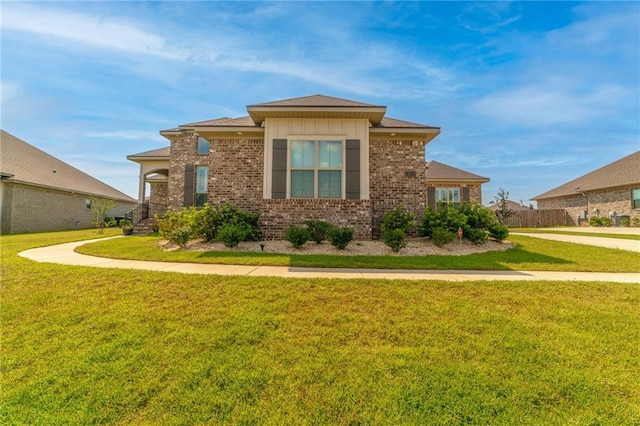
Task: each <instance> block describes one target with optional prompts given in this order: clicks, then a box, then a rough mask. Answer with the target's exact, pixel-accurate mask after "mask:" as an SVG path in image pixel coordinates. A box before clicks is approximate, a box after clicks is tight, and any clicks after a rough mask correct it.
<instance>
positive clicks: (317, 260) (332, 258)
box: [198, 246, 573, 271]
mask: <svg viewBox="0 0 640 426" xmlns="http://www.w3.org/2000/svg"><path fill="white" fill-rule="evenodd" d="M198 257H199V258H202V259H210V260H213V261H215V262H219V263H227V264H242V263H243V260H242V259H251V261H250V262H244V263H245V264H253V265H278V266H290V267H298V268H353V269H356V268H359V269H408V270H420V269H425V270H483V271H509V270H518V269H521V268H519V267H518V265H528V266H529V267H530V266H531V265H532V264H535V265H550V264H570V263H573V262H571V261H568V260H566V259H562V258H558V257H553V256H549V255H545V254H542V253H536V252H529V251H527V250H524V249H522V248H521V246H516V247H514V248H512V249H509V250H506V251H493V252H486V253H478V254H472V255H467V256H443V255H432V256H340V255H311V254H284V253H282V254H281V253H260V252H233V251H211V252H203V253H202V254H200V255H199V256H198ZM260 258H263V259H264V262H260V261H259V259H260ZM542 269H545V268H542Z"/></svg>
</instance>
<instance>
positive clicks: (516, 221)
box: [504, 209, 567, 228]
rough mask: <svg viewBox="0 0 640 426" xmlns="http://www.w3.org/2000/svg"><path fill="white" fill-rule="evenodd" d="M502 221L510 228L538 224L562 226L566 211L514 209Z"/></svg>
mask: <svg viewBox="0 0 640 426" xmlns="http://www.w3.org/2000/svg"><path fill="white" fill-rule="evenodd" d="M504 223H505V224H506V225H507V226H509V227H510V228H537V227H540V226H564V225H566V224H567V213H566V212H565V210H564V209H551V210H514V212H513V214H512V215H511V216H510V217H509V218H507V219H506V220H505V221H504Z"/></svg>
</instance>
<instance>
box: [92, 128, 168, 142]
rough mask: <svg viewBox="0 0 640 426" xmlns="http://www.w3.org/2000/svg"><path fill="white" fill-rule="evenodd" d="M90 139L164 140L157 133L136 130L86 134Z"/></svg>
mask: <svg viewBox="0 0 640 426" xmlns="http://www.w3.org/2000/svg"><path fill="white" fill-rule="evenodd" d="M85 136H86V137H88V138H100V139H129V140H140V139H151V140H154V139H155V140H157V139H163V138H162V137H161V136H160V135H158V133H157V132H144V131H136V130H119V131H115V132H89V133H86V134H85Z"/></svg>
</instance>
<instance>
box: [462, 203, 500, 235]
mask: <svg viewBox="0 0 640 426" xmlns="http://www.w3.org/2000/svg"><path fill="white" fill-rule="evenodd" d="M460 212H461V213H462V214H463V215H464V216H466V220H467V221H466V224H467V226H468V227H470V228H475V229H485V230H488V229H489V227H490V226H491V225H493V224H494V223H500V222H498V221H497V220H496V215H495V213H494V212H493V211H492V210H491V209H489V208H487V207H484V206H482V205H480V204H477V203H462V204H461V205H460ZM460 226H462V228H463V229H464V226H463V225H460ZM456 230H457V228H456Z"/></svg>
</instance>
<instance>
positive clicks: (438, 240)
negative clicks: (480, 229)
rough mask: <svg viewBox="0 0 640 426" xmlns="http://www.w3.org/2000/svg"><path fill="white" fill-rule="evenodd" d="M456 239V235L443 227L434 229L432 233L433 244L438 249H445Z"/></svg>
mask: <svg viewBox="0 0 640 426" xmlns="http://www.w3.org/2000/svg"><path fill="white" fill-rule="evenodd" d="M455 238H456V234H454V233H453V232H451V231H449V230H447V229H446V228H442V227H437V228H435V229H433V231H432V233H431V242H432V243H433V244H435V245H436V246H438V247H444V246H445V245H447V244H449V243H450V242H452V241H453V240H455Z"/></svg>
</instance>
